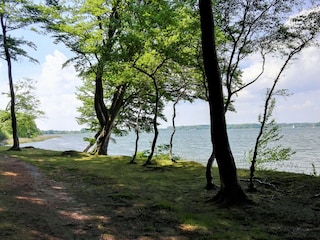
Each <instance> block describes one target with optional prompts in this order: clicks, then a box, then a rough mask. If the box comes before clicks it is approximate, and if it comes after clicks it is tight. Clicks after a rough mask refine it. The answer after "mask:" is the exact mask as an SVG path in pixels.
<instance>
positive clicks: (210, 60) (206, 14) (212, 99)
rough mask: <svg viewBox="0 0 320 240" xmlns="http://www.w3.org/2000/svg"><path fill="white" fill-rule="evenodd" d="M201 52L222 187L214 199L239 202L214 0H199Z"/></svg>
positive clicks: (240, 195)
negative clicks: (220, 65)
mask: <svg viewBox="0 0 320 240" xmlns="http://www.w3.org/2000/svg"><path fill="white" fill-rule="evenodd" d="M199 8H200V20H201V31H202V52H203V62H204V68H205V73H206V76H207V81H208V90H209V103H211V104H209V108H210V123H211V127H212V132H211V141H212V143H213V144H214V152H215V156H216V159H217V163H218V168H219V174H220V184H221V188H220V191H219V192H218V194H217V195H216V196H215V197H214V198H213V200H215V201H216V202H218V203H223V204H227V205H230V204H237V203H241V202H244V201H246V200H247V197H246V195H245V193H244V191H243V190H242V188H241V186H240V184H239V182H238V176H237V168H236V165H235V163H234V158H233V155H232V152H231V149H230V145H229V139H228V134H227V128H226V120H225V111H224V103H223V91H222V79H221V73H220V69H219V64H218V58H217V53H216V48H215V39H214V22H213V14H212V4H211V0H200V1H199Z"/></svg>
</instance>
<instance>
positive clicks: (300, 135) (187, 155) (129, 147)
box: [21, 127, 320, 174]
mask: <svg viewBox="0 0 320 240" xmlns="http://www.w3.org/2000/svg"><path fill="white" fill-rule="evenodd" d="M257 131H258V129H229V130H228V133H229V139H230V145H231V149H232V152H233V155H234V157H235V161H236V164H237V166H238V167H240V168H248V166H249V163H248V162H246V160H244V155H245V153H246V152H248V151H249V150H250V149H252V148H253V145H254V142H255V138H256V135H257ZM282 134H283V135H284V137H283V139H282V140H281V142H280V144H282V145H283V146H284V147H291V148H292V150H293V151H295V152H296V154H294V155H293V156H292V157H291V159H290V160H289V161H286V162H281V163H275V164H268V165H267V166H266V167H267V168H270V169H277V170H280V171H290V172H299V173H307V174H311V173H313V167H312V165H314V166H315V167H316V171H317V173H318V174H320V160H319V155H320V149H319V145H320V128H319V127H316V128H294V129H292V128H283V129H282ZM88 136H90V134H64V135H60V137H59V138H52V139H48V140H45V141H43V142H35V143H26V144H21V146H29V145H32V146H34V147H37V148H43V149H49V150H59V151H65V150H71V149H72V150H77V151H82V150H83V149H84V148H85V147H86V145H87V143H86V142H84V141H83V138H84V137H88ZM170 136H171V130H170V129H160V134H159V138H158V145H162V144H168V143H169V140H170ZM152 137H153V136H152V134H146V133H142V134H141V135H140V141H139V151H144V150H148V149H149V148H150V146H151V141H152ZM114 139H115V140H116V143H114V142H112V141H111V142H110V144H109V154H110V155H132V154H133V151H134V143H135V134H134V133H130V134H129V135H127V136H124V137H114ZM173 152H174V154H175V155H176V156H179V157H180V158H181V159H187V160H193V161H197V162H200V163H203V164H205V163H206V161H207V159H208V157H209V156H210V154H211V143H210V130H209V129H188V130H186V129H178V130H177V131H176V134H175V137H174V142H173Z"/></svg>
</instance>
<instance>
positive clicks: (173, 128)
mask: <svg viewBox="0 0 320 240" xmlns="http://www.w3.org/2000/svg"><path fill="white" fill-rule="evenodd" d="M179 99H180V96H179V97H178V98H177V99H176V101H175V102H174V104H173V116H172V133H171V137H170V143H169V157H170V159H171V161H172V162H174V163H176V162H177V161H176V160H175V159H173V151H172V149H173V137H174V134H175V133H176V122H175V119H176V116H177V113H176V106H177V104H178V102H179Z"/></svg>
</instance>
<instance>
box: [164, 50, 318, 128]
mask: <svg viewBox="0 0 320 240" xmlns="http://www.w3.org/2000/svg"><path fill="white" fill-rule="evenodd" d="M259 60H260V59H259V57H258V55H255V56H252V58H251V59H250V61H247V62H246V64H245V66H246V68H244V69H243V70H244V73H243V78H244V80H245V81H250V80H252V79H254V78H255V77H256V76H257V75H258V74H259V72H260V71H261V64H260V62H259ZM319 62H320V49H318V48H315V47H309V48H307V49H305V50H303V51H302V52H301V53H300V54H299V55H297V58H296V59H295V60H294V61H293V62H292V63H291V64H290V65H289V66H288V68H287V69H286V70H285V72H284V74H283V76H282V77H281V79H280V82H279V85H278V89H281V88H285V89H288V90H289V92H290V93H292V95H291V96H289V97H278V98H277V103H276V108H275V111H274V117H275V118H276V121H277V122H279V123H281V122H289V123H290V122H320V104H319V96H320V79H319V76H320V68H319V67H318V65H319ZM282 64H283V60H281V59H275V58H274V59H268V62H267V65H266V67H265V72H264V74H263V77H262V78H261V79H260V80H259V81H258V82H256V83H255V84H253V85H252V86H250V87H248V88H246V89H244V90H242V91H241V92H240V93H239V94H238V97H237V98H236V99H235V100H236V102H235V107H236V110H237V112H236V113H234V112H228V113H227V115H226V118H227V122H228V123H257V122H258V115H259V114H261V113H262V111H263V107H264V100H265V94H266V90H267V88H270V87H271V85H272V82H273V80H274V78H275V76H276V75H277V74H278V72H279V70H280V68H281V66H282ZM177 113H178V114H177V118H176V125H191V124H208V123H209V109H208V104H207V103H206V102H203V101H196V102H195V103H192V104H190V103H183V104H182V103H180V104H179V105H178V107H177ZM166 114H167V115H168V116H171V115H172V110H171V106H170V107H168V108H166ZM170 124H171V121H170V119H169V121H168V123H166V124H164V125H165V126H168V125H170Z"/></svg>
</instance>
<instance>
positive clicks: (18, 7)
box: [0, 0, 37, 150]
mask: <svg viewBox="0 0 320 240" xmlns="http://www.w3.org/2000/svg"><path fill="white" fill-rule="evenodd" d="M28 4H29V3H28V1H25V0H20V1H14V0H9V1H7V0H6V1H4V0H2V1H1V2H0V23H1V29H2V32H1V35H0V38H1V43H0V47H1V49H2V52H1V58H3V59H4V60H5V61H6V62H7V69H8V80H9V87H10V98H11V104H10V113H11V123H12V124H11V125H12V137H13V146H12V147H11V148H10V149H11V150H20V144H19V137H18V127H17V117H16V110H15V101H16V99H15V91H14V84H13V74H12V60H14V61H17V60H18V58H19V57H26V58H27V59H29V60H30V61H33V62H37V60H36V59H34V58H32V57H30V56H29V55H28V54H27V52H26V51H25V50H24V49H22V48H21V46H24V45H26V46H28V47H31V48H33V49H35V48H36V46H35V45H34V44H33V43H32V42H30V41H26V40H23V39H19V38H16V37H13V36H12V35H10V34H9V32H11V31H13V30H16V29H22V28H25V27H27V26H28V25H30V24H31V23H32V20H31V19H30V18H29V15H28V14H27V11H26V9H27V5H28Z"/></svg>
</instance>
